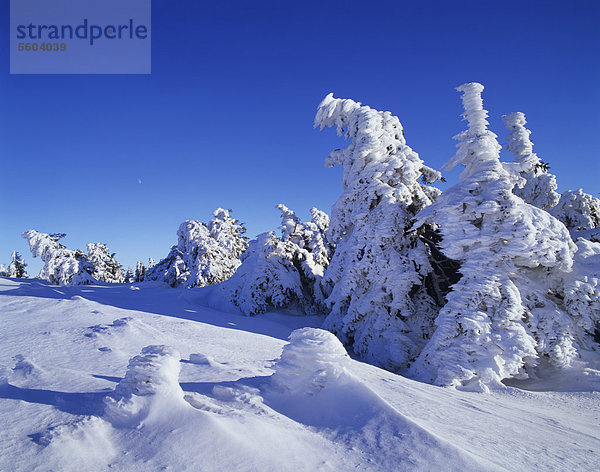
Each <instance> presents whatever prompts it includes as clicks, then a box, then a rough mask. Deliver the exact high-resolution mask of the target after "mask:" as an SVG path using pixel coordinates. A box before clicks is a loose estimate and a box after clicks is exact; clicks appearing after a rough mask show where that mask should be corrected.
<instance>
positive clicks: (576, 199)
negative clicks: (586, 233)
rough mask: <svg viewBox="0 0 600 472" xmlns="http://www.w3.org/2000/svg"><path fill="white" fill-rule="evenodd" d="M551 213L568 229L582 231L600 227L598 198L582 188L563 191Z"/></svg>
mask: <svg viewBox="0 0 600 472" xmlns="http://www.w3.org/2000/svg"><path fill="white" fill-rule="evenodd" d="M551 213H552V215H554V216H555V217H556V218H558V219H559V220H560V221H562V222H563V223H564V224H565V225H566V227H567V228H569V229H570V230H574V231H583V230H593V229H597V228H600V200H599V199H597V198H596V197H594V196H592V195H590V194H588V193H585V192H584V191H583V190H582V189H579V190H575V191H573V190H567V191H566V192H564V193H563V194H562V195H561V196H560V200H559V202H558V204H557V205H556V206H555V207H554V208H553V209H552V210H551ZM575 235H577V233H575Z"/></svg>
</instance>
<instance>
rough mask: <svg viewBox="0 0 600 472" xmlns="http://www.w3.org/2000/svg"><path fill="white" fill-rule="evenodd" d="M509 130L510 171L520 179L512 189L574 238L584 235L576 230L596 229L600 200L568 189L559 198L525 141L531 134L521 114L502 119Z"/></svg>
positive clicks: (599, 225) (550, 177) (553, 179)
mask: <svg viewBox="0 0 600 472" xmlns="http://www.w3.org/2000/svg"><path fill="white" fill-rule="evenodd" d="M502 119H503V120H504V123H505V124H506V127H507V128H508V130H509V135H508V140H507V148H508V149H509V150H510V151H511V152H512V153H513V155H514V156H515V160H514V163H512V166H511V167H510V168H511V169H513V170H515V171H516V172H518V174H519V176H520V177H521V179H519V182H517V185H516V186H515V188H514V193H515V195H518V196H519V197H521V198H522V199H523V200H525V201H526V202H527V203H529V204H531V205H534V206H536V207H538V208H541V209H543V210H546V211H549V212H550V213H551V214H552V215H553V216H554V217H556V218H558V219H559V220H560V221H562V222H563V223H564V224H565V226H566V227H567V228H568V229H570V230H571V231H572V233H573V234H574V235H575V236H580V235H583V236H584V237H588V239H589V236H587V235H586V234H583V233H579V234H578V233H577V232H578V231H585V230H587V231H588V232H589V230H594V229H597V228H600V200H599V199H598V198H596V197H593V196H592V195H589V194H587V193H585V192H583V190H581V189H579V190H576V191H573V190H568V191H566V192H564V193H563V194H562V195H561V194H559V193H557V192H556V189H557V184H556V177H555V176H554V175H552V174H550V173H549V172H548V165H547V164H546V163H544V162H542V160H541V159H540V158H539V157H538V156H537V154H535V153H534V152H533V144H532V142H531V140H530V139H529V135H530V134H531V131H529V130H528V129H527V128H526V127H525V124H526V123H527V121H526V120H525V115H524V114H523V113H520V112H516V113H511V114H509V115H504V116H503V117H502Z"/></svg>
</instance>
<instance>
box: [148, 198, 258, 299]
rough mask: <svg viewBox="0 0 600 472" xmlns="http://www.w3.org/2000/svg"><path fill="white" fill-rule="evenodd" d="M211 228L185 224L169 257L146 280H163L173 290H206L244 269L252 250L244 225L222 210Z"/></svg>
mask: <svg viewBox="0 0 600 472" xmlns="http://www.w3.org/2000/svg"><path fill="white" fill-rule="evenodd" d="M213 215H214V218H213V220H211V221H210V222H209V223H208V225H205V224H204V223H202V222H200V221H192V220H187V221H184V222H183V223H182V224H181V225H180V226H179V229H178V230H177V236H178V242H177V245H176V246H173V247H172V248H171V252H170V253H169V255H168V256H167V257H166V258H165V259H163V260H161V261H160V262H159V263H158V264H157V265H155V266H154V267H152V268H148V269H147V271H146V280H161V281H164V282H166V283H168V284H169V285H171V286H172V287H178V286H185V287H188V288H191V287H204V286H206V285H213V284H218V283H220V282H223V281H224V280H227V279H228V278H229V277H231V276H232V275H233V273H234V272H235V271H236V270H237V268H238V267H239V266H240V264H241V262H240V259H239V258H240V256H241V255H242V253H243V252H244V251H245V250H246V248H247V247H248V243H247V241H246V238H245V237H244V233H245V228H244V226H243V224H242V223H240V222H238V221H237V220H236V219H234V218H231V217H230V216H229V211H227V210H223V209H222V208H218V209H216V210H215V211H214V212H213Z"/></svg>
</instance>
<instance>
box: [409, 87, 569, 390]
mask: <svg viewBox="0 0 600 472" xmlns="http://www.w3.org/2000/svg"><path fill="white" fill-rule="evenodd" d="M458 90H459V91H461V92H462V93H463V95H462V101H463V105H464V108H465V113H464V115H463V116H464V117H465V119H466V120H467V121H468V129H467V130H466V131H463V132H462V133H460V134H459V135H458V136H456V138H455V139H457V140H458V141H459V143H458V145H457V146H458V151H457V153H456V155H455V156H454V157H453V158H452V159H451V160H450V161H449V162H448V164H447V165H446V166H447V167H448V168H450V169H452V168H453V167H454V166H456V165H458V164H461V165H463V166H464V170H463V171H462V173H461V174H460V181H459V183H458V184H457V185H455V186H453V187H452V188H450V189H448V190H446V191H444V193H442V195H441V196H440V197H439V198H438V199H437V200H436V202H435V203H434V204H433V205H431V206H429V207H427V208H425V209H424V210H423V211H422V212H421V214H420V215H418V222H417V224H416V225H415V226H419V225H421V224H424V223H428V222H429V223H430V222H435V223H437V224H439V226H440V229H441V234H442V237H443V239H442V241H441V243H440V245H441V248H442V250H443V252H444V253H445V254H446V256H447V257H449V258H451V259H454V260H457V261H460V263H461V267H460V273H461V274H462V278H461V279H460V280H459V281H458V282H457V283H456V284H455V285H454V286H453V287H452V291H451V292H450V293H449V294H448V295H447V303H446V305H445V306H444V307H443V309H442V310H441V311H440V313H439V315H438V317H437V319H436V326H437V327H436V330H435V333H434V334H433V336H432V338H431V340H430V341H429V342H428V344H427V346H426V347H425V348H424V349H423V351H422V352H421V354H420V356H419V358H418V359H417V361H416V362H415V364H414V365H413V366H412V367H411V370H410V371H409V375H411V376H414V377H416V378H418V379H420V380H424V381H426V382H434V383H436V384H438V385H453V386H465V387H468V388H475V389H483V390H485V389H486V388H487V386H488V385H499V383H500V381H501V380H502V379H505V378H509V377H521V376H526V370H525V369H526V367H528V366H533V365H535V362H536V358H537V356H538V355H540V354H543V355H546V356H548V357H549V358H550V360H551V361H552V362H553V363H554V364H555V365H559V366H560V365H565V364H568V362H569V361H570V359H571V358H572V357H573V355H574V354H575V351H574V348H573V345H572V343H573V334H572V332H571V327H570V320H569V318H568V316H567V315H566V314H565V313H564V312H563V311H562V310H560V309H559V307H558V306H557V304H556V303H554V302H553V300H552V299H551V297H550V296H549V295H548V293H549V289H550V288H551V287H553V284H556V283H557V280H558V279H559V278H560V277H561V276H562V275H564V274H565V273H566V272H568V271H569V270H570V269H571V266H572V257H573V252H574V250H575V247H574V244H573V243H572V241H571V239H570V237H569V233H568V231H567V229H566V228H565V226H564V225H563V224H562V223H560V222H559V221H558V220H556V219H555V218H553V217H552V216H550V215H549V214H548V213H547V212H545V211H543V210H541V209H539V208H537V207H534V206H532V205H529V204H527V203H525V202H524V201H523V200H522V199H521V198H519V197H517V196H516V195H514V194H513V193H512V190H513V185H514V180H513V178H512V176H511V175H510V174H509V173H508V172H507V171H506V169H505V168H504V167H503V166H502V164H501V163H500V161H499V151H500V145H499V144H498V142H497V140H496V135H495V134H494V133H492V132H491V131H489V130H488V129H487V124H488V123H487V120H486V118H487V112H486V111H485V110H484V109H483V103H482V99H481V92H482V90H483V86H482V85H481V84H477V83H470V84H464V85H462V86H460V87H458Z"/></svg>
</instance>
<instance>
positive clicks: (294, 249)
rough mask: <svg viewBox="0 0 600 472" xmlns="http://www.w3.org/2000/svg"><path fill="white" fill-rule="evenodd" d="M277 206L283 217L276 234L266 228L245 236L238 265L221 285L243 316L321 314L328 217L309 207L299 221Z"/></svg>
mask: <svg viewBox="0 0 600 472" xmlns="http://www.w3.org/2000/svg"><path fill="white" fill-rule="evenodd" d="M277 208H278V209H279V210H280V211H281V218H282V226H281V227H280V229H281V232H282V236H281V239H279V238H277V237H276V236H275V234H274V233H272V232H271V233H263V234H261V235H259V236H258V238H257V239H256V240H253V241H250V247H249V248H248V250H247V251H246V252H245V253H244V255H243V256H242V265H241V266H240V268H239V269H238V270H237V272H236V273H235V274H234V275H233V277H231V278H230V279H229V280H227V281H226V282H225V283H224V284H222V286H221V288H220V290H221V292H222V293H224V294H225V295H224V296H225V298H227V299H228V300H230V301H231V302H232V303H233V304H234V305H236V306H237V307H239V308H240V310H241V311H242V312H243V313H245V314H246V315H256V314H259V313H264V312H265V311H267V310H270V309H289V310H292V311H294V312H299V313H304V314H315V313H322V312H323V310H324V305H323V302H324V297H323V293H322V291H321V286H320V281H321V278H322V277H323V271H324V269H325V267H327V264H328V263H329V254H330V250H331V248H330V246H329V243H328V242H327V240H326V237H325V232H326V231H327V228H328V226H329V217H328V216H327V215H326V214H325V213H323V212H322V211H320V210H317V209H316V208H312V209H311V216H312V220H311V221H310V222H302V221H301V220H300V218H298V217H297V216H296V215H295V213H294V212H293V211H292V210H290V209H289V208H287V207H286V206H285V205H283V204H280V205H277Z"/></svg>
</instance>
